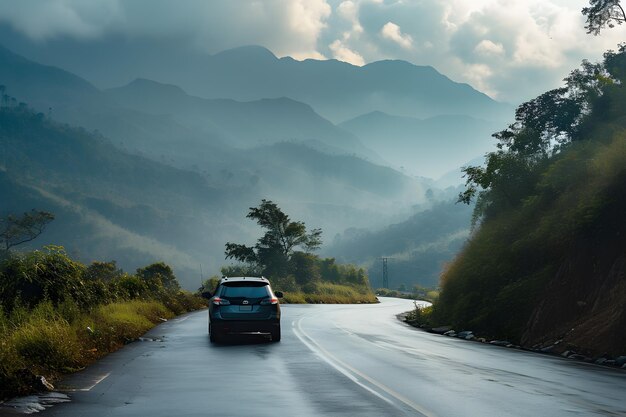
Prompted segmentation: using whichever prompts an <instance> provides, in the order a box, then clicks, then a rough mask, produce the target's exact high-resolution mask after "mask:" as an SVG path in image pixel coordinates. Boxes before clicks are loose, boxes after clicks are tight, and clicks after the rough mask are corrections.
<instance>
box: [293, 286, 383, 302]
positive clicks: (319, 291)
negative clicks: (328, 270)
mask: <svg viewBox="0 0 626 417" xmlns="http://www.w3.org/2000/svg"><path fill="white" fill-rule="evenodd" d="M283 302H285V303H288V304H306V303H310V304H367V303H377V302H378V299H377V298H376V295H374V293H373V292H372V290H371V289H369V288H368V287H364V286H360V287H356V286H348V285H342V284H333V283H330V282H316V283H311V284H307V286H306V292H302V291H299V292H288V293H285V298H284V299H283Z"/></svg>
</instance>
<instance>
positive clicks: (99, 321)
mask: <svg viewBox="0 0 626 417" xmlns="http://www.w3.org/2000/svg"><path fill="white" fill-rule="evenodd" d="M137 274H138V275H128V274H126V273H124V272H123V271H121V270H119V269H118V268H117V267H116V264H115V262H114V261H112V262H94V263H93V264H92V265H90V266H89V267H85V266H84V265H82V264H81V263H79V262H76V261H74V260H72V259H70V258H69V257H68V256H67V254H66V253H65V251H64V250H63V248H61V247H57V246H50V247H46V250H45V251H43V252H40V251H34V252H29V253H24V254H11V255H10V256H9V258H8V259H5V260H4V261H2V262H1V263H0V387H1V388H0V399H3V398H6V397H8V396H11V395H16V394H26V393H29V392H30V391H32V389H33V387H32V379H33V378H34V374H33V372H34V373H38V374H43V375H45V376H46V377H47V378H54V377H55V376H57V375H59V374H60V373H64V372H68V371H72V370H74V369H77V368H79V367H83V366H85V365H86V364H88V363H89V362H91V361H93V360H94V359H96V358H98V357H100V356H102V355H104V354H106V353H108V352H110V351H113V350H115V349H117V348H119V347H120V346H122V345H123V344H125V343H128V342H129V341H132V340H134V339H136V338H137V337H139V336H141V335H142V334H143V333H145V332H146V331H147V330H148V329H150V328H151V327H152V326H153V325H154V324H155V323H159V322H161V321H162V320H165V319H168V318H171V317H173V316H174V315H176V314H181V313H184V312H187V311H192V310H197V309H200V308H202V307H204V306H205V302H204V300H203V299H201V298H200V297H198V296H196V295H193V294H190V293H188V292H185V291H181V290H180V289H179V287H178V283H177V281H176V277H175V276H174V274H173V271H172V269H171V268H170V267H169V266H167V265H165V264H163V263H156V264H152V265H148V266H146V267H144V268H139V269H138V270H137Z"/></svg>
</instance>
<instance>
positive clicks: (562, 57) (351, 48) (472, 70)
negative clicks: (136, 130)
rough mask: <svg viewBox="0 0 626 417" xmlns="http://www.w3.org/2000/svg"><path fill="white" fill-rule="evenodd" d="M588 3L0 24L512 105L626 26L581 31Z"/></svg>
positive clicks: (33, 16)
mask: <svg viewBox="0 0 626 417" xmlns="http://www.w3.org/2000/svg"><path fill="white" fill-rule="evenodd" d="M587 4H588V0H525V1H519V0H446V1H443V0H439V1H425V0H395V1H394V0H237V1H221V2H220V1H207V0H178V1H176V2H173V1H171V0H133V1H121V0H89V1H85V0H46V1H41V0H0V22H9V23H10V24H11V25H12V26H13V27H14V28H15V29H17V30H18V31H21V32H23V33H25V34H26V35H28V36H29V37H30V38H32V39H35V40H38V41H40V42H45V41H46V40H47V39H51V38H58V37H62V36H68V37H74V38H81V39H95V38H98V37H101V36H106V35H116V34H124V35H125V36H129V37H133V36H134V37H137V38H143V37H155V38H159V39H161V38H163V39H175V40H176V41H177V42H178V41H180V42H185V43H186V44H189V45H194V46H196V47H197V48H199V49H201V50H203V51H206V52H209V53H215V52H219V51H222V50H224V49H228V48H232V47H236V46H241V45H250V44H258V45H263V46H266V47H267V48H269V49H271V50H272V51H273V52H274V53H276V54H277V55H279V56H285V55H290V56H293V57H295V58H297V59H305V58H316V59H324V58H325V57H334V58H337V59H340V60H343V61H346V62H350V63H353V64H355V65H363V64H364V63H366V62H371V61H375V60H379V59H389V58H393V59H405V60H407V61H410V62H413V63H415V64H418V65H432V66H434V67H435V68H437V69H438V70H439V71H441V72H442V73H444V74H446V75H448V76H449V77H450V78H452V79H454V80H455V81H460V82H468V83H470V84H471V85H473V86H474V87H476V88H479V89H481V90H482V91H485V92H488V93H489V94H491V95H492V96H494V97H497V98H499V99H502V100H507V101H511V102H513V103H519V102H520V101H522V100H526V99H529V98H532V97H534V96H535V95H537V94H539V93H541V92H543V91H545V90H547V89H550V88H554V87H556V86H558V85H559V84H560V80H561V79H562V78H563V77H564V76H566V75H567V73H568V72H569V71H570V70H571V69H573V68H575V67H577V66H578V64H579V63H580V61H581V60H582V59H583V58H587V59H591V60H597V59H600V58H601V56H602V53H603V52H604V51H605V50H606V49H609V48H615V47H616V45H617V44H618V43H619V42H620V41H622V40H623V38H624V33H625V31H626V27H624V26H618V27H616V28H614V29H612V30H606V31H604V32H603V33H602V34H601V36H597V37H594V36H591V35H587V34H586V33H585V29H584V27H583V26H584V18H583V16H582V15H581V13H580V10H581V8H582V7H584V6H585V5H587Z"/></svg>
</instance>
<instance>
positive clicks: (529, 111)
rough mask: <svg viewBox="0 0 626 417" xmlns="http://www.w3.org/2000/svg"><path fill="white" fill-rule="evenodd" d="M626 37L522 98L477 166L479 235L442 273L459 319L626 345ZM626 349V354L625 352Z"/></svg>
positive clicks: (441, 306) (563, 339)
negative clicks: (557, 83) (597, 58)
mask: <svg viewBox="0 0 626 417" xmlns="http://www.w3.org/2000/svg"><path fill="white" fill-rule="evenodd" d="M624 83H626V45H622V46H621V47H620V49H619V51H617V52H613V51H609V52H607V53H606V54H605V56H604V61H603V62H601V63H597V64H592V63H590V62H587V61H584V62H583V64H582V66H581V68H580V69H577V70H575V71H573V72H572V73H571V75H570V76H569V77H567V78H566V79H565V86H564V87H561V88H558V89H555V90H551V91H548V92H546V93H544V94H542V95H541V96H539V97H537V98H536V99H534V100H531V101H529V102H527V103H524V104H522V105H521V106H520V107H519V108H518V109H517V111H516V115H515V122H514V123H513V124H511V125H510V126H509V127H508V128H507V129H505V130H503V131H501V132H498V133H496V134H495V135H494V137H495V138H496V139H497V140H498V144H497V149H496V150H495V151H494V152H491V153H489V154H488V155H487V158H486V161H485V165H484V166H470V167H467V168H466V169H465V174H466V178H467V188H466V190H465V191H464V192H463V193H462V194H461V195H460V197H459V200H460V201H461V202H465V203H470V202H472V201H474V200H475V201H476V206H475V210H474V232H473V235H472V236H471V238H470V239H469V241H468V242H467V244H466V245H465V247H464V248H463V250H462V251H461V252H460V253H459V254H458V255H457V257H456V259H455V260H454V262H452V263H451V264H449V265H448V266H447V267H446V269H445V270H444V271H443V273H442V276H441V286H442V292H441V296H440V298H439V300H438V301H437V302H435V305H434V308H433V309H432V310H417V311H416V312H415V313H414V314H413V316H414V317H412V320H413V322H414V323H416V324H418V325H424V326H442V325H449V326H452V327H453V328H455V329H457V330H463V329H465V330H470V329H471V330H473V331H474V332H475V333H477V334H481V335H484V336H485V337H488V338H494V339H496V338H497V339H501V340H508V341H511V342H513V343H515V344H521V345H525V346H528V347H536V348H542V349H546V350H550V351H552V350H553V351H555V352H557V353H561V352H560V351H561V350H565V349H567V352H573V351H576V352H585V354H587V355H593V354H601V353H603V352H604V353H605V354H608V355H613V356H614V355H619V354H623V353H624V352H623V349H624V346H626V339H625V338H624V335H623V332H622V329H623V327H620V326H623V323H624V322H625V321H624V320H626V316H625V315H624V311H626V310H625V308H626V304H625V300H626V298H625V297H626V292H625V289H626V285H624V265H623V256H624V252H623V249H624V247H626V240H625V236H626V223H625V222H624V213H626V88H625V87H624ZM620 350H622V351H620Z"/></svg>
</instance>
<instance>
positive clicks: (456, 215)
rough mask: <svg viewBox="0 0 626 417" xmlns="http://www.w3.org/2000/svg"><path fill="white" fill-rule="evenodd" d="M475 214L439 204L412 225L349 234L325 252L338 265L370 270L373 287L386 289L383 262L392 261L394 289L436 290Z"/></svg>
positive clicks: (417, 215)
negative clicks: (418, 286) (343, 264)
mask: <svg viewBox="0 0 626 417" xmlns="http://www.w3.org/2000/svg"><path fill="white" fill-rule="evenodd" d="M471 214H472V208H471V207H469V206H467V205H465V204H455V203H454V202H453V201H448V202H439V203H435V204H434V205H432V206H431V207H430V208H428V209H426V210H423V211H420V212H418V213H415V214H413V215H412V216H410V217H409V218H408V219H406V220H404V221H401V222H398V223H395V224H392V225H390V226H387V227H384V228H378V229H371V230H368V229H361V230H359V229H357V228H353V229H350V230H347V231H346V232H345V233H343V234H342V235H340V236H337V237H335V239H334V241H333V242H332V244H331V245H330V246H328V247H326V248H324V252H326V253H328V254H333V256H336V257H337V259H338V260H339V261H340V262H352V263H356V264H360V265H367V266H368V274H369V277H370V283H371V284H372V286H373V287H374V288H377V287H382V276H381V270H382V269H381V268H382V267H381V261H380V258H381V257H389V258H390V260H389V261H388V273H389V285H390V287H391V288H396V289H397V288H398V287H399V286H400V285H401V284H404V285H405V286H407V287H408V288H410V287H411V286H413V285H416V284H419V285H421V286H437V285H438V283H439V274H440V272H441V270H442V268H443V266H444V265H445V264H446V263H447V262H450V261H452V259H453V258H454V256H455V254H456V253H457V252H458V251H459V250H460V248H461V247H462V245H463V244H464V242H465V241H466V240H467V237H468V236H469V224H470V218H471Z"/></svg>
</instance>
